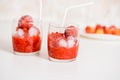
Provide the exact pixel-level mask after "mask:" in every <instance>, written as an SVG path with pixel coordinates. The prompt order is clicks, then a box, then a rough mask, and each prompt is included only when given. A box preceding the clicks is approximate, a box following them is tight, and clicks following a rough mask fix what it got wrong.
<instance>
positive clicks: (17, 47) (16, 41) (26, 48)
mask: <svg viewBox="0 0 120 80" xmlns="http://www.w3.org/2000/svg"><path fill="white" fill-rule="evenodd" d="M12 42H13V49H14V51H16V52H23V53H29V52H36V51H39V50H40V49H41V38H40V36H39V35H36V36H32V37H30V36H26V37H24V38H21V37H19V36H17V35H14V36H13V37H12Z"/></svg>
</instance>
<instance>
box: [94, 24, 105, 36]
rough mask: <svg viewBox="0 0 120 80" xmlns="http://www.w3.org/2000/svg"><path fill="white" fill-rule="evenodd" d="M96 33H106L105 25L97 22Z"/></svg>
mask: <svg viewBox="0 0 120 80" xmlns="http://www.w3.org/2000/svg"><path fill="white" fill-rule="evenodd" d="M95 33H96V34H104V33H105V26H102V25H100V24H97V25H96V27H95Z"/></svg>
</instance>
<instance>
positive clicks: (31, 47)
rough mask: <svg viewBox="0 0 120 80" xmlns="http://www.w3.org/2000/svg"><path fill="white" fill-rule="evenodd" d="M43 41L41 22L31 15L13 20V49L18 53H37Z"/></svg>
mask: <svg viewBox="0 0 120 80" xmlns="http://www.w3.org/2000/svg"><path fill="white" fill-rule="evenodd" d="M41 42H42V33H41V23H40V21H39V19H34V18H32V17H31V16H30V15H24V16H22V17H21V18H18V19H14V20H13V29H12V43H13V51H14V53H15V54H18V55H36V54H37V53H39V52H40V49H41Z"/></svg>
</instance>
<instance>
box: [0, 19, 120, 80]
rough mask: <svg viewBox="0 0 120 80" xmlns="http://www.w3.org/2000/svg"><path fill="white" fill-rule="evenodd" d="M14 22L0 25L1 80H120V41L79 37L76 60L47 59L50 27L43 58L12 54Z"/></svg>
mask: <svg viewBox="0 0 120 80" xmlns="http://www.w3.org/2000/svg"><path fill="white" fill-rule="evenodd" d="M11 25H12V24H11V22H7V21H4V22H0V80H120V41H116V42H115V41H98V40H92V39H86V38H83V37H80V47H79V53H78V57H77V59H76V61H73V62H69V63H57V62H52V61H49V60H48V55H47V27H48V26H47V25H46V26H45V25H44V28H43V31H44V38H43V43H44V44H45V45H42V50H41V55H40V56H17V55H14V54H13V53H12V42H11V33H12V32H11V31H12V28H11V27H12V26H11Z"/></svg>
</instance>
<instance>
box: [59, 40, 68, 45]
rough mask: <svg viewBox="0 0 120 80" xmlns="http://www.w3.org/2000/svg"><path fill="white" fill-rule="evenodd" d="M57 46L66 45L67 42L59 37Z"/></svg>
mask: <svg viewBox="0 0 120 80" xmlns="http://www.w3.org/2000/svg"><path fill="white" fill-rule="evenodd" d="M59 46H60V47H67V42H66V40H64V39H60V40H59Z"/></svg>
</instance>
